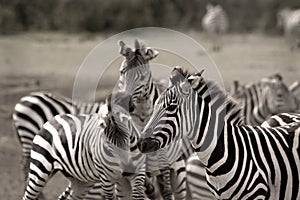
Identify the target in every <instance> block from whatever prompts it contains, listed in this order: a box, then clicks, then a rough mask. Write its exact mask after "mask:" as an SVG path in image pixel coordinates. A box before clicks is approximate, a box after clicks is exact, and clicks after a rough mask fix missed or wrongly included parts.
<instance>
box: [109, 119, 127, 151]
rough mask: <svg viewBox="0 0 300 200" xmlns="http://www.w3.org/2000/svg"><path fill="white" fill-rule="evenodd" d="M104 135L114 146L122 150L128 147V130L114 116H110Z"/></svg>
mask: <svg viewBox="0 0 300 200" xmlns="http://www.w3.org/2000/svg"><path fill="white" fill-rule="evenodd" d="M104 134H105V136H106V138H107V139H108V141H109V142H111V143H112V144H113V145H116V146H117V147H119V148H122V149H124V148H125V147H127V146H128V138H129V137H128V135H129V133H128V130H127V128H126V127H125V125H124V124H123V123H122V122H120V121H119V120H118V119H117V118H115V117H114V116H112V114H108V119H107V120H106V128H105V130H104Z"/></svg>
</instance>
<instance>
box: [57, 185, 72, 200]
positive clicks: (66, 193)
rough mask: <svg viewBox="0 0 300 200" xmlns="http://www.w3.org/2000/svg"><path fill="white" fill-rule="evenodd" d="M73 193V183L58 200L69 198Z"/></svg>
mask: <svg viewBox="0 0 300 200" xmlns="http://www.w3.org/2000/svg"><path fill="white" fill-rule="evenodd" d="M71 193H72V188H71V183H70V184H69V186H68V187H67V188H66V189H65V191H64V192H63V193H62V194H61V195H60V196H59V197H58V200H67V199H68V198H69V197H70V195H71Z"/></svg>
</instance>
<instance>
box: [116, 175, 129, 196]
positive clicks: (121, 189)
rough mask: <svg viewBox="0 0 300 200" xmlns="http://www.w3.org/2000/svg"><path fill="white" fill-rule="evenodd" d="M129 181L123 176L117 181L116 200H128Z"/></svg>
mask: <svg viewBox="0 0 300 200" xmlns="http://www.w3.org/2000/svg"><path fill="white" fill-rule="evenodd" d="M130 191H131V185H130V181H129V180H128V179H127V178H125V177H124V176H123V177H122V178H120V179H119V180H118V181H117V199H124V200H127V199H130V196H131V192H130Z"/></svg>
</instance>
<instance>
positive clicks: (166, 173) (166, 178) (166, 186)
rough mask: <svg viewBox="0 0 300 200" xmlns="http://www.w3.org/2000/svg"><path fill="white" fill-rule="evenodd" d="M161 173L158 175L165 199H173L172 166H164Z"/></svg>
mask: <svg viewBox="0 0 300 200" xmlns="http://www.w3.org/2000/svg"><path fill="white" fill-rule="evenodd" d="M160 171H161V174H160V175H158V176H157V181H158V184H159V189H160V192H161V194H162V197H163V199H164V200H172V199H173V197H172V188H171V171H170V168H164V169H162V170H160Z"/></svg>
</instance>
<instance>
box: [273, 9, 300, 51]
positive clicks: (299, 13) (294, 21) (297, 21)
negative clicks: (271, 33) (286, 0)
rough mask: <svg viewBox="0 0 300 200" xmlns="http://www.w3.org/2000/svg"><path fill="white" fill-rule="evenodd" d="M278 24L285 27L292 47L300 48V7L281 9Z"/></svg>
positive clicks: (287, 38)
mask: <svg viewBox="0 0 300 200" xmlns="http://www.w3.org/2000/svg"><path fill="white" fill-rule="evenodd" d="M277 24H278V26H279V27H280V28H283V31H284V35H285V38H286V40H287V42H288V45H289V46H290V49H291V50H293V49H295V48H300V9H297V10H292V9H290V8H284V9H282V10H280V11H279V12H278V14H277Z"/></svg>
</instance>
